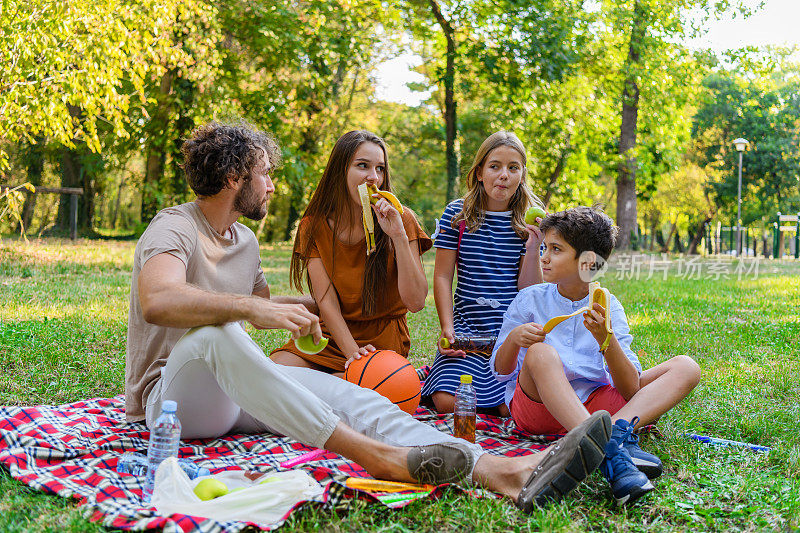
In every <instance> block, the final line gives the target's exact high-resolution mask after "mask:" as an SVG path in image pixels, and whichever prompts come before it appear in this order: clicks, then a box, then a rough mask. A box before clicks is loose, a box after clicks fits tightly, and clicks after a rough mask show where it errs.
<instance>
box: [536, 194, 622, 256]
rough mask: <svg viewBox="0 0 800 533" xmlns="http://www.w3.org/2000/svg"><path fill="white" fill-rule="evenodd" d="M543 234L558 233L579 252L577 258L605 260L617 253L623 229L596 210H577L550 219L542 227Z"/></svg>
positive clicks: (543, 222) (552, 216) (581, 207)
mask: <svg viewBox="0 0 800 533" xmlns="http://www.w3.org/2000/svg"><path fill="white" fill-rule="evenodd" d="M539 228H540V229H541V230H542V233H546V232H547V230H550V229H554V230H556V231H557V232H558V234H559V235H561V237H562V238H563V239H564V240H565V241H567V244H569V245H570V246H572V247H573V248H575V257H580V255H581V253H583V252H594V253H596V254H597V255H599V256H600V257H602V258H603V259H605V260H608V257H609V256H610V255H611V252H612V251H613V250H614V245H615V244H616V243H617V234H618V233H619V228H617V227H616V226H615V225H614V222H613V221H612V220H611V218H610V217H609V216H608V215H606V214H605V213H603V212H602V211H601V210H600V209H596V208H594V207H586V206H580V207H573V208H572V209H567V210H566V211H561V212H559V213H553V214H552V215H547V217H545V219H544V220H543V221H542V223H541V224H540V225H539Z"/></svg>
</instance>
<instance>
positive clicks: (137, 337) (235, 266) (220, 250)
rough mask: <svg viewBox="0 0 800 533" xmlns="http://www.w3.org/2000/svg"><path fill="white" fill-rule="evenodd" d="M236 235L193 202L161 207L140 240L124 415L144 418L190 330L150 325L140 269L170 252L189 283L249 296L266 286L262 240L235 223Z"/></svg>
mask: <svg viewBox="0 0 800 533" xmlns="http://www.w3.org/2000/svg"><path fill="white" fill-rule="evenodd" d="M229 235H230V237H231V238H227V237H223V236H221V235H220V234H219V233H217V232H216V231H215V230H214V228H212V227H211V225H210V224H209V223H208V221H207V220H206V217H205V216H204V215H203V212H202V211H201V210H200V207H198V205H197V204H196V203H194V202H191V203H188V204H182V205H179V206H176V207H169V208H167V209H164V210H163V211H160V212H159V213H158V214H157V215H156V216H155V218H154V219H153V221H152V222H150V225H149V226H148V227H147V229H146V230H145V232H144V233H143V234H142V236H141V238H140V239H139V242H138V243H137V244H136V252H135V253H134V256H133V278H132V280H131V304H130V313H129V315H128V344H127V351H126V356H125V415H126V418H127V419H128V421H130V422H136V421H140V420H144V417H145V413H144V405H145V400H146V398H147V395H148V394H149V393H150V390H151V389H152V388H153V385H155V383H156V380H158V379H159V378H160V376H161V368H162V367H163V366H164V365H165V364H166V362H167V357H168V356H169V353H170V352H171V351H172V347H173V346H175V343H176V342H178V339H180V338H181V337H182V336H183V334H184V333H186V332H187V331H188V329H184V328H169V327H164V326H156V325H153V324H148V323H147V322H145V320H144V316H143V315H142V306H141V305H140V303H139V287H138V281H139V272H141V270H142V266H143V265H144V264H145V263H146V262H147V261H148V260H149V259H150V258H152V257H154V256H156V255H158V254H162V253H168V254H170V255H174V256H175V257H177V258H178V259H180V260H181V261H183V264H184V265H185V266H186V282H187V283H189V284H190V285H193V286H195V287H198V288H200V289H205V290H208V291H213V292H220V293H228V294H243V295H250V294H253V292H255V291H259V290H261V289H263V288H264V287H266V286H267V280H266V279H265V278H264V273H263V271H262V270H261V258H260V256H259V250H258V240H257V239H256V236H255V234H254V233H253V232H252V231H251V230H250V229H249V228H248V227H247V226H244V225H243V224H239V223H238V222H235V223H234V224H233V225H232V226H231V228H230V233H229Z"/></svg>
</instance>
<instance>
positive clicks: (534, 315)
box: [489, 283, 642, 405]
mask: <svg viewBox="0 0 800 533" xmlns="http://www.w3.org/2000/svg"><path fill="white" fill-rule="evenodd" d="M588 304H589V295H588V294H587V295H586V297H585V298H583V299H582V300H580V301H577V302H573V301H572V300H570V299H569V298H566V297H564V296H562V295H561V293H559V292H558V287H557V286H556V285H555V284H553V283H540V284H538V285H531V286H530V287H526V288H524V289H522V290H521V291H519V294H517V297H516V298H514V301H512V302H511V305H509V306H508V309H507V310H506V313H505V315H504V316H503V326H502V327H501V328H500V333H499V334H498V336H497V343H496V344H495V348H494V351H493V353H492V357H491V359H490V360H489V368H491V370H492V373H493V374H494V376H495V378H496V379H497V380H498V381H500V382H501V383H502V382H505V383H506V392H505V399H506V405H511V399H512V398H513V396H514V389H515V388H516V383H517V376H518V375H519V371H520V368H522V361H523V360H524V359H525V353H526V351H527V349H525V348H522V349H520V351H519V354H518V355H517V365H516V367H515V368H514V370H513V371H512V372H511V373H510V374H498V373H497V370H496V369H495V364H494V362H495V358H496V357H497V350H498V349H499V348H500V346H501V345H502V344H503V342H505V340H506V337H508V334H509V333H511V330H513V329H514V328H516V327H517V326H520V325H522V324H525V323H528V322H535V323H537V324H540V325H544V324H545V322H547V321H548V320H550V319H551V318H553V317H555V316H559V315H568V314H570V313H573V312H575V311H577V310H578V309H580V308H581V307H584V306H586V305H588ZM610 307H611V326H612V327H613V328H614V334H615V336H616V337H617V340H618V341H619V345H620V346H621V347H622V351H623V352H625V355H627V356H628V359H630V360H631V362H632V363H633V364H634V366H635V367H636V369H637V370H638V371H639V373H640V374H641V372H642V365H641V364H640V363H639V359H638V358H637V357H636V354H634V353H633V351H632V350H631V342H632V341H633V336H631V333H630V328H629V327H628V320H627V318H626V317H625V311H624V309H623V308H622V304H620V303H619V300H617V298H616V297H615V296H614V295H613V294H612V295H611V304H610ZM544 343H545V344H549V345H550V346H552V347H553V348H555V349H556V351H557V352H558V355H559V356H560V357H561V362H562V363H563V365H564V372H565V374H566V376H567V379H568V380H569V382H570V385H572V388H573V389H574V390H575V394H576V395H577V396H578V398H579V399H580V401H581V402H585V401H586V400H587V399H588V398H589V395H590V394H591V393H592V391H593V390H595V389H596V388H598V387H602V386H603V385H609V384H610V385H613V384H614V382H613V380H612V379H611V374H610V372H609V371H608V366H607V365H606V363H605V359H604V358H603V354H601V353H600V347H599V346H598V344H597V341H596V340H595V338H594V337H593V336H592V334H591V333H590V332H589V330H588V329H586V326H584V325H583V313H581V314H579V315H577V316H574V317H572V318H569V319H567V320H565V321H564V322H562V323H560V324H559V325H558V326H556V327H555V328H553V330H552V331H551V332H550V333H548V334H547V336H546V337H545V340H544Z"/></svg>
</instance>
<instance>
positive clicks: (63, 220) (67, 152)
mask: <svg viewBox="0 0 800 533" xmlns="http://www.w3.org/2000/svg"><path fill="white" fill-rule="evenodd" d="M67 109H69V114H70V116H71V117H72V119H73V120H75V121H78V120H80V118H81V114H82V111H81V109H80V108H78V107H76V106H73V105H70V104H67ZM72 142H73V143H74V144H75V148H67V147H66V146H64V147H62V148H61V186H62V187H76V188H79V189H83V194H82V195H80V196H78V221H77V222H78V223H77V226H78V229H79V230H82V232H83V233H84V234H85V233H92V231H93V230H92V221H93V219H94V192H95V191H94V179H93V176H92V174H91V173H90V172H87V169H86V165H85V161H84V160H85V159H86V158H88V157H89V154H88V153H87V148H86V143H85V142H83V141H81V140H78V139H73V140H72ZM96 157H97V158H98V159H99V157H100V156H96ZM98 166H99V160H98ZM69 211H70V195H68V194H62V195H60V198H59V202H58V213H57V214H56V223H55V228H54V229H55V230H56V231H57V232H59V233H66V232H68V231H69Z"/></svg>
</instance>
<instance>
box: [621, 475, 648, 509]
mask: <svg viewBox="0 0 800 533" xmlns="http://www.w3.org/2000/svg"><path fill="white" fill-rule="evenodd" d="M654 488H655V487H654V486H653V484H652V483H650V481H649V480H648V481H647V483H645V484H644V485H642V486H641V487H633V489H631V491H630V492H629V493H628V494H626V495H625V496H623V497H622V498H617V497H616V496H615V497H614V499H615V500H616V501H617V504H618V505H631V504H632V503H634V502H636V501H637V500H638V499H639V498H641V497H642V496H644V495H645V494H647V493H648V492H650V491H651V490H653V489H654Z"/></svg>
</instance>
